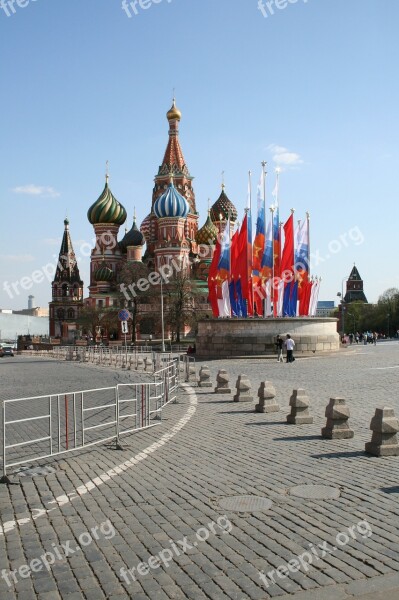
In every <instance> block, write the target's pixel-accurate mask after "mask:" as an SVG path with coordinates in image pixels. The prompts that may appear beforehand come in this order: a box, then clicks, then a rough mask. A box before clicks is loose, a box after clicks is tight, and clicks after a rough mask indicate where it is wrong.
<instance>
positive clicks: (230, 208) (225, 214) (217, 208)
mask: <svg viewBox="0 0 399 600" xmlns="http://www.w3.org/2000/svg"><path fill="white" fill-rule="evenodd" d="M229 213H230V220H231V221H233V222H234V221H237V217H238V213H237V209H236V207H235V206H234V204H233V203H232V202H231V200H230V199H229V198H228V197H227V195H226V192H225V191H224V186H222V193H221V194H220V196H219V198H218V199H217V200H216V202H215V204H214V205H213V206H212V208H211V219H212V222H213V223H219V222H220V221H227V219H228V218H229ZM220 215H222V218H220Z"/></svg>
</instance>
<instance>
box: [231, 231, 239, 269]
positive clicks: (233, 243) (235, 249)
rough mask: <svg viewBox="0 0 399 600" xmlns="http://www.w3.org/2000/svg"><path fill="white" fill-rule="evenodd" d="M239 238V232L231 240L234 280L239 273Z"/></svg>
mask: <svg viewBox="0 0 399 600" xmlns="http://www.w3.org/2000/svg"><path fill="white" fill-rule="evenodd" d="M238 238H239V233H238V230H237V231H236V232H235V234H234V235H233V237H232V238H231V250H230V260H231V276H232V278H233V279H234V278H235V273H236V271H237V260H238V252H239V248H238Z"/></svg>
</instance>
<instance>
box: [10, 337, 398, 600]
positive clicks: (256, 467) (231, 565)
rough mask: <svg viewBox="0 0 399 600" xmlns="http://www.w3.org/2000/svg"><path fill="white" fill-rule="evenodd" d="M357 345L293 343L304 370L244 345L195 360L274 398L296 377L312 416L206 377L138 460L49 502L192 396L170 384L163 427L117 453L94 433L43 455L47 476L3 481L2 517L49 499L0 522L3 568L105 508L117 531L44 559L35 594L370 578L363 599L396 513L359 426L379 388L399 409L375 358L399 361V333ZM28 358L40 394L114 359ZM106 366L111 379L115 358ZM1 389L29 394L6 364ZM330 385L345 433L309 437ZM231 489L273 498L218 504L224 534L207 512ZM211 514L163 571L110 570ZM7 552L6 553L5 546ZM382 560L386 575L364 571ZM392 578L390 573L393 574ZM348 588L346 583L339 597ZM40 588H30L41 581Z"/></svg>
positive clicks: (364, 425) (113, 460)
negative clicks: (257, 403) (273, 577)
mask: <svg viewBox="0 0 399 600" xmlns="http://www.w3.org/2000/svg"><path fill="white" fill-rule="evenodd" d="M369 350H370V349H369V348H368V347H365V348H363V347H362V348H359V349H357V350H356V351H353V352H352V353H351V354H348V353H345V354H340V355H334V356H330V357H327V356H325V357H323V358H322V359H317V358H316V359H313V358H310V359H306V360H301V357H300V355H298V354H297V362H296V364H297V366H300V367H301V368H300V369H295V371H293V370H291V372H288V371H285V372H284V373H282V372H281V369H278V368H277V367H280V365H278V366H276V364H275V361H269V362H266V363H265V361H264V360H257V359H254V358H252V357H251V358H249V359H248V360H246V361H245V366H244V365H243V363H242V362H240V361H238V360H235V359H234V360H231V361H221V360H216V361H209V362H207V364H208V366H209V369H210V372H211V377H212V380H213V378H214V377H216V374H217V372H218V371H219V370H220V369H223V368H224V369H226V370H227V371H228V373H229V374H230V377H231V381H235V380H236V378H237V376H238V375H239V374H240V373H241V372H242V371H243V370H245V373H246V374H247V375H248V377H249V379H250V380H251V381H253V382H259V381H265V380H267V381H270V382H271V383H272V385H273V386H274V388H275V390H276V394H277V396H278V398H279V399H280V398H289V396H290V393H291V391H292V389H302V388H303V389H306V392H307V396H308V397H309V399H310V401H311V405H312V416H313V419H314V423H308V424H307V425H306V427H305V428H295V427H293V426H292V425H291V426H290V425H287V424H285V423H283V422H282V418H281V416H280V415H279V414H278V413H268V414H265V415H264V416H263V415H261V414H259V413H254V412H252V411H250V410H248V409H246V410H245V409H244V408H243V406H245V405H240V404H239V403H237V404H234V403H231V401H230V398H226V399H224V398H223V396H216V395H215V394H214V393H213V390H209V391H210V393H207V390H206V388H205V389H203V390H201V394H200V395H199V396H198V399H199V401H198V404H197V406H196V412H195V414H194V415H193V417H192V418H191V419H190V420H189V421H188V422H187V423H186V425H185V426H184V427H183V428H182V429H181V430H180V431H179V432H178V433H177V434H176V435H175V436H174V437H173V438H171V439H169V440H168V441H167V442H166V443H165V444H164V445H163V446H161V447H159V448H157V449H156V450H155V451H154V452H153V453H151V454H149V455H147V456H146V458H145V459H144V460H142V461H141V462H140V464H136V465H134V466H132V467H129V468H128V469H127V470H124V471H123V472H121V473H120V474H119V475H118V476H116V477H112V478H111V479H108V480H106V481H104V483H103V484H101V485H98V486H96V487H94V488H93V489H92V490H91V491H90V492H89V493H86V494H83V495H81V496H79V495H75V496H73V495H72V496H71V497H70V501H67V502H66V503H65V504H64V505H63V506H61V507H57V505H56V504H49V502H52V500H53V498H54V497H56V496H63V495H66V494H68V493H71V494H73V492H74V490H75V489H76V488H77V487H79V486H81V485H82V484H84V483H85V482H87V481H89V480H91V479H93V478H95V477H101V475H102V473H104V472H107V471H108V470H109V469H112V468H114V467H115V466H116V465H118V464H120V463H121V462H123V461H124V460H127V459H128V458H131V457H133V456H135V455H138V454H140V453H141V452H142V451H143V450H144V449H145V448H146V447H148V446H150V445H151V444H153V443H156V442H157V441H158V440H159V439H160V437H161V436H162V435H163V434H164V433H165V432H171V430H172V427H173V426H174V425H175V424H176V423H177V422H178V421H179V419H180V418H181V417H183V416H184V415H185V414H186V413H187V410H188V407H189V397H188V396H187V394H185V393H184V390H182V392H181V394H180V399H179V404H176V405H174V404H171V405H169V406H168V407H167V408H166V409H165V419H164V421H163V423H162V426H161V427H156V428H153V429H150V430H147V431H146V432H143V433H141V434H138V435H137V434H136V435H134V436H131V438H129V440H128V445H127V450H126V451H124V452H122V453H121V452H115V451H113V450H111V449H110V448H109V447H107V445H104V446H95V447H92V448H90V449H87V450H86V451H85V452H82V453H76V454H71V455H66V456H63V457H62V459H60V460H59V461H57V460H54V461H51V460H50V461H49V460H46V461H44V462H45V463H49V462H52V464H54V465H55V468H56V473H55V474H53V475H49V476H46V477H35V478H32V479H30V480H28V478H21V485H20V486H10V487H9V488H6V487H3V486H0V517H1V523H4V522H5V521H7V520H8V521H12V520H13V519H14V518H15V516H16V515H18V517H17V518H21V519H24V518H29V516H30V515H31V514H32V511H33V510H34V509H36V510H40V509H43V507H45V508H46V509H49V508H55V510H52V512H49V513H48V514H46V513H45V514H43V515H42V516H40V517H39V518H37V519H35V520H33V521H30V522H29V523H26V524H24V525H20V526H18V527H15V528H14V529H12V530H11V531H9V532H8V533H7V534H6V536H5V537H4V536H1V535H0V568H5V569H9V568H10V566H11V567H12V568H16V567H18V566H19V565H20V564H22V563H24V562H26V561H27V560H28V561H30V560H32V559H34V558H38V557H40V556H41V555H42V554H43V552H44V551H46V550H47V551H51V544H52V542H54V543H56V544H57V545H59V543H60V542H61V541H63V542H64V543H65V542H67V541H68V540H75V542H76V543H77V536H78V535H79V534H80V533H82V532H86V531H89V530H90V528H91V527H93V526H95V525H97V524H100V523H103V522H105V520H106V519H110V520H111V522H112V523H113V525H114V527H115V529H116V531H117V534H116V535H115V537H114V538H111V539H109V540H106V539H105V538H104V539H101V538H100V539H99V540H94V541H93V543H92V544H91V545H90V546H89V547H87V548H84V549H83V550H82V551H80V552H79V553H76V554H75V555H72V556H70V557H68V559H65V561H64V562H63V561H56V563H55V564H54V565H53V567H52V571H53V573H52V574H51V573H48V572H47V571H46V570H44V571H42V572H39V573H33V574H32V581H31V582H28V584H27V585H29V584H30V585H35V586H36V585H37V586H40V585H44V582H46V581H50V582H51V585H55V586H56V588H55V589H54V591H50V592H46V591H43V592H42V593H41V594H42V595H43V596H45V594H54V599H55V598H57V597H62V598H67V597H69V599H70V600H74V598H75V597H76V598H78V597H79V598H86V600H92V599H93V600H94V599H95V600H99V599H101V598H106V597H108V598H112V596H115V597H116V598H118V597H120V598H129V597H131V595H133V597H134V598H135V600H137V599H138V600H140V599H141V598H152V596H151V594H156V595H157V596H156V597H157V598H159V600H164V599H165V598H170V599H172V598H175V599H176V600H179V599H180V598H181V599H183V598H195V600H201V599H204V600H205V599H207V600H209V599H210V598H220V599H223V598H229V599H231V600H244V599H245V600H256V599H257V598H259V600H261V599H262V600H266V598H267V597H272V598H275V597H280V598H284V597H285V598H287V599H288V598H289V599H290V600H296V599H297V598H298V599H299V598H300V599H301V600H332V599H334V600H340V598H341V597H342V599H343V598H345V600H348V599H349V598H351V597H357V598H361V597H362V595H364V593H366V594H368V595H369V594H370V592H369V591H368V589H367V588H366V587H365V588H363V587H362V586H363V585H364V584H369V583H371V584H372V583H373V582H375V586H376V587H375V588H374V589H375V591H374V592H371V593H372V594H373V599H372V600H377V598H378V593H379V590H381V589H382V585H383V582H387V581H389V578H390V577H393V576H394V575H396V574H397V571H398V569H399V536H397V530H396V526H395V523H396V520H397V514H398V513H397V500H398V497H399V489H398V483H397V464H398V462H397V460H398V458H397V457H384V458H383V459H380V458H374V457H367V456H366V455H365V453H364V447H365V443H366V442H367V441H369V439H370V431H369V419H370V416H371V415H372V414H373V413H374V411H375V408H376V406H384V405H385V402H386V397H389V401H390V405H392V407H393V408H394V409H395V413H396V414H399V413H398V411H399V398H396V397H395V396H392V389H395V385H397V382H396V377H397V375H395V372H394V369H387V370H380V371H379V370H375V367H378V368H385V367H386V366H394V365H395V364H397V363H398V362H399V345H398V344H396V345H394V344H389V343H388V345H387V346H386V347H384V346H383V345H382V344H381V345H380V346H379V347H377V350H378V352H375V351H374V353H373V354H372V355H371V354H370V352H369ZM374 350H375V349H374ZM370 358H372V360H370ZM38 362H39V363H40V361H38ZM272 363H273V364H272ZM21 364H22V362H21ZM63 366H64V365H63ZM25 367H26V371H24V377H27V378H30V379H31V382H30V383H29V386H30V389H31V390H32V392H33V393H32V395H34V392H35V390H36V389H37V390H40V391H39V392H38V393H40V392H41V391H42V389H43V386H46V389H47V390H48V391H53V392H54V391H57V389H59V386H60V385H61V384H62V387H63V389H66V390H68V389H77V387H76V386H78V387H81V388H83V389H84V388H88V387H98V386H99V385H104V387H106V385H107V383H109V381H110V376H109V373H110V371H109V370H108V371H107V369H100V368H97V367H96V368H93V367H90V366H83V365H76V364H66V365H65V368H66V370H65V371H63V373H62V374H60V378H59V380H58V381H54V379H53V377H52V369H53V368H54V363H50V364H47V366H46V364H45V363H40V364H39V365H38V364H37V363H35V361H33V362H32V361H31V362H27V363H26V365H25ZM25 367H24V368H25ZM39 373H40V374H39ZM111 373H112V375H111V381H112V382H114V381H115V376H116V372H115V369H114V368H113V370H112V372H111ZM3 375H4V373H3ZM130 375H131V372H124V373H121V375H120V377H121V379H119V380H122V379H123V380H124V381H129V380H130V379H129V378H130ZM118 377H119V374H118ZM78 384H79V385H78ZM112 385H113V383H112ZM68 386H70V387H69V388H68ZM11 389H12V392H13V394H14V393H16V394H18V390H21V395H26V381H25V383H22V382H16V383H15V382H12V383H10V381H9V380H8V379H7V374H6V371H5V377H4V378H3V381H2V389H1V390H0V396H2V397H7V390H11ZM370 389H371V390H372V393H371V394H370V393H369V391H370ZM331 397H345V398H348V402H349V399H350V407H351V427H352V428H353V430H354V431H355V438H354V439H353V440H345V439H343V440H334V439H332V440H329V441H325V440H322V439H321V438H320V429H321V428H322V427H323V425H324V424H325V419H324V411H325V405H326V402H327V401H328V399H329V398H331ZM126 439H127V438H126ZM254 459H255V460H254ZM300 485H307V486H309V485H324V486H332V487H336V488H339V489H340V492H341V495H340V498H337V499H336V500H329V501H326V500H313V501H309V500H305V501H303V500H300V499H293V498H290V497H289V495H288V494H287V492H288V490H289V489H290V488H292V487H295V486H300ZM395 490H396V491H395ZM237 495H244V496H248V495H252V496H256V497H258V496H264V497H265V498H268V499H271V500H272V501H273V506H272V507H271V509H270V510H269V511H268V512H267V513H252V514H251V513H250V512H248V513H241V514H237V513H229V512H227V513H225V519H228V520H229V521H230V523H231V525H232V528H231V531H230V533H228V534H223V532H222V530H221V529H220V528H218V526H217V524H216V523H217V519H218V518H220V517H222V511H221V510H220V507H219V499H220V498H226V497H232V496H237ZM364 519H367V520H368V521H369V523H370V524H371V526H372V529H373V533H372V536H371V537H369V538H365V539H360V538H359V539H357V540H353V539H351V540H350V543H348V544H347V545H345V546H342V547H340V548H337V551H334V553H333V554H329V555H328V556H326V557H324V558H323V559H320V560H319V561H314V563H313V565H311V567H310V568H309V570H305V569H301V570H300V571H299V572H297V573H291V574H290V576H289V577H287V578H286V579H285V580H277V581H276V584H270V586H269V587H268V588H266V587H265V586H264V585H262V583H261V581H260V580H259V579H257V575H258V571H259V570H260V569H262V570H265V571H266V572H267V571H269V570H272V569H275V568H277V567H278V566H280V565H286V564H287V563H288V561H290V560H292V559H295V558H296V557H297V556H299V555H300V554H301V553H303V552H305V551H306V550H308V549H309V544H310V543H313V544H314V545H315V546H316V547H317V545H318V544H322V543H323V542H324V541H328V543H329V545H330V546H334V545H336V544H335V543H334V539H335V536H336V535H337V534H338V533H340V532H345V531H347V528H348V527H350V526H355V525H356V524H357V523H358V522H360V521H361V520H364ZM211 522H213V523H214V524H215V529H218V531H215V532H214V533H213V532H211V531H210V532H209V536H208V538H207V539H206V540H205V541H202V542H198V545H197V547H196V548H193V549H191V550H189V551H187V552H183V551H182V552H181V554H180V556H176V555H174V556H173V558H172V561H171V565H170V566H169V567H168V568H167V569H164V568H158V569H154V570H153V571H151V572H150V573H149V574H148V575H147V576H145V577H140V578H139V581H137V582H133V583H132V584H131V585H130V586H129V585H127V584H126V583H125V582H124V581H123V580H121V578H120V575H119V570H120V568H121V566H123V565H126V566H128V567H132V566H137V565H138V564H139V562H140V561H143V560H144V561H145V560H147V559H148V558H149V556H150V554H154V555H155V554H156V553H157V552H158V551H162V550H163V549H167V548H169V547H170V543H169V540H172V541H174V542H175V543H176V541H177V540H182V539H183V537H184V536H187V540H188V541H189V542H190V543H192V542H194V541H196V532H197V530H198V529H199V528H200V527H201V528H204V527H205V528H206V527H207V524H208V523H211ZM75 542H74V543H75ZM20 551H21V552H23V554H21V555H20V554H19V552H20ZM7 553H8V554H9V555H10V557H11V558H12V560H11V564H10V563H9V562H8V560H4V558H3V557H5V556H7ZM21 558H22V560H21ZM2 560H3V562H1V561H2ZM1 565H4V566H1ZM381 572H383V573H385V575H384V576H383V577H382V576H377V577H376V575H378V574H379V573H381ZM52 577H54V581H53V579H52ZM75 579H76V580H77V581H75ZM334 582H335V583H334ZM3 583H4V582H3ZM22 585H25V582H23V584H22ZM389 585H390V586H392V585H394V581H391V583H390V584H389ZM68 586H70V587H68ZM88 586H90V587H88ZM207 586H208V587H207ZM350 586H352V587H350ZM380 586H381V587H380ZM57 587H58V592H57V591H55V590H56V589H57ZM396 587H399V585H398V586H396ZM2 590H4V594H3V591H2ZM238 590H239V591H238ZM348 590H352V591H353V593H354V594H355V593H356V594H357V595H356V596H354V595H353V594H351V595H350V594H349V593H348ZM25 592H26V593H29V589H26V590H25V589H24V590H22V589H20V594H22V593H25ZM35 593H37V592H35ZM391 593H392V594H394V593H395V591H394V589H393V588H392V587H389V586H388V587H387V588H386V591H385V596H384V600H391V599H390V598H389V595H392V594H391ZM16 594H17V592H13V595H12V596H11V595H10V593H9V590H8V589H7V586H5V588H4V586H3V587H2V579H1V578H0V596H1V600H3V597H4V599H6V598H7V596H8V597H12V598H13V599H14V600H15V597H16ZM55 594H57V595H55ZM237 594H238V596H237V597H235V595H237ZM287 594H288V595H287ZM301 594H302V595H301ZM343 594H344V595H343ZM37 597H38V598H39V599H40V598H41V596H40V594H39V595H37ZM154 597H155V596H154ZM397 597H399V595H398V596H397ZM397 597H395V596H393V599H392V600H397ZM43 600H47V598H43ZM51 600H53V598H51ZM378 600H379V599H378Z"/></svg>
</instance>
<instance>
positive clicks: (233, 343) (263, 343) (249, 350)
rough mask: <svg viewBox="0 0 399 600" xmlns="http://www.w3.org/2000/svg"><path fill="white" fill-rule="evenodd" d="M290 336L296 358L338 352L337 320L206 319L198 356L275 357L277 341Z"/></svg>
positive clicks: (201, 323) (201, 328)
mask: <svg viewBox="0 0 399 600" xmlns="http://www.w3.org/2000/svg"><path fill="white" fill-rule="evenodd" d="M287 333H289V334H290V335H291V337H292V338H293V339H294V340H295V351H294V355H296V356H300V355H303V356H306V355H311V354H314V353H320V352H331V351H335V350H339V347H340V339H339V334H338V333H337V319H333V318H319V317H298V318H275V319H274V318H270V319H258V318H253V319H203V320H201V321H199V323H198V335H197V339H196V349H197V356H198V357H204V358H205V357H207V358H213V357H216V358H227V357H229V356H251V355H252V356H259V355H276V347H275V345H274V344H275V341H276V336H277V335H278V334H280V335H281V336H282V337H283V338H285V336H286V334H287Z"/></svg>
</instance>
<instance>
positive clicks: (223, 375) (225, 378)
mask: <svg viewBox="0 0 399 600" xmlns="http://www.w3.org/2000/svg"><path fill="white" fill-rule="evenodd" d="M229 382H230V375H229V374H228V373H227V371H225V369H219V372H218V374H217V376H216V387H215V394H231V388H230V386H229Z"/></svg>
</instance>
